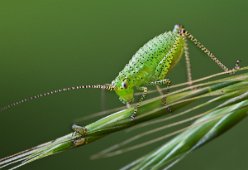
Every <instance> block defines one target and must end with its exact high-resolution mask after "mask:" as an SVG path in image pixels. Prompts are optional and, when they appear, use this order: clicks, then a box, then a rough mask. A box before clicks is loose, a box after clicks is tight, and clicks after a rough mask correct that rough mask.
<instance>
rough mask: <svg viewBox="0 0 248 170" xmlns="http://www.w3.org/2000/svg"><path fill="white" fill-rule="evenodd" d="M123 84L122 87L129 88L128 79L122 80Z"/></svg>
mask: <svg viewBox="0 0 248 170" xmlns="http://www.w3.org/2000/svg"><path fill="white" fill-rule="evenodd" d="M121 86H122V88H124V89H127V87H128V82H127V80H124V81H123V82H122V84H121Z"/></svg>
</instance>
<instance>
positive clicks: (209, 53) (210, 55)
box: [182, 30, 239, 72]
mask: <svg viewBox="0 0 248 170" xmlns="http://www.w3.org/2000/svg"><path fill="white" fill-rule="evenodd" d="M182 34H183V35H185V36H186V37H187V38H188V39H189V40H190V41H192V42H193V43H194V44H195V45H196V46H197V47H198V48H199V49H200V50H202V51H203V52H204V53H205V54H207V56H208V57H209V58H210V59H212V60H213V61H214V62H215V63H216V64H217V65H218V66H219V67H220V68H221V69H222V70H224V71H226V72H227V71H229V70H230V69H228V68H227V67H226V66H225V65H224V64H223V63H222V62H221V61H220V60H219V59H218V58H217V57H216V56H215V55H214V54H213V53H212V52H211V51H210V50H209V49H207V48H206V47H205V46H204V45H203V44H202V43H200V42H199V41H198V40H197V39H196V38H195V37H194V36H193V35H192V34H190V33H189V32H188V31H186V30H182ZM238 64H239V60H237V63H236V66H235V67H234V68H233V69H232V70H233V71H234V72H235V71H236V70H237V69H238V68H239V66H238Z"/></svg>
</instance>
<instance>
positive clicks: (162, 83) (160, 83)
mask: <svg viewBox="0 0 248 170" xmlns="http://www.w3.org/2000/svg"><path fill="white" fill-rule="evenodd" d="M170 84H171V81H170V80H169V79H163V80H158V81H153V82H150V83H148V85H152V86H153V85H168V86H169V85H170Z"/></svg>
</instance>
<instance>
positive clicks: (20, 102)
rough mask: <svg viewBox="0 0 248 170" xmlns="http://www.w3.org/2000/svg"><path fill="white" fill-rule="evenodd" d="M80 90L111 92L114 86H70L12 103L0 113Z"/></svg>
mask: <svg viewBox="0 0 248 170" xmlns="http://www.w3.org/2000/svg"><path fill="white" fill-rule="evenodd" d="M80 89H104V90H109V91H111V90H113V89H114V86H112V85H110V84H104V85H80V86H72V87H65V88H61V89H56V90H52V91H48V92H45V93H40V94H37V95H35V96H31V97H26V98H23V99H21V100H19V101H16V102H13V103H11V104H9V105H6V106H3V107H1V108H0V112H3V111H5V110H8V109H11V108H13V107H15V106H17V105H20V104H23V103H26V102H29V101H32V100H36V99H39V98H41V97H45V96H51V95H54V94H57V93H62V92H67V91H72V90H80Z"/></svg>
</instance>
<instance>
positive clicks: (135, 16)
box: [0, 0, 248, 170]
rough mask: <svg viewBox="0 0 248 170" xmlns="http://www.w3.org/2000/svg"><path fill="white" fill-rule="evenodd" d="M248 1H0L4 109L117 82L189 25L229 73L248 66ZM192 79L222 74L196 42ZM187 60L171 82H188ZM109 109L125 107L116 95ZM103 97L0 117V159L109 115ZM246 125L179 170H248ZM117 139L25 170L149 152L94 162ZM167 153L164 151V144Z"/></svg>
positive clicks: (35, 106) (84, 94) (72, 96)
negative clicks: (146, 47)
mask: <svg viewBox="0 0 248 170" xmlns="http://www.w3.org/2000/svg"><path fill="white" fill-rule="evenodd" d="M247 9H248V1H244V0H236V1H224V0H208V1H197V0H187V1H162V0H160V1H146V2H145V1H131V0H126V1H125V2H122V1H110V0H108V1H98V2H97V1H82V0H80V1H79V0H71V1H65V0H60V1H58V0H42V1H31V0H21V1H18V0H12V1H6V0H4V1H1V2H0V79H1V83H0V104H1V105H6V104H8V103H10V102H12V101H15V100H16V99H20V98H22V97H24V96H30V95H33V94H37V93H40V92H44V91H47V90H49V89H56V88H60V87H67V86H72V85H79V84H97V83H101V84H102V83H109V82H111V81H112V79H114V78H115V76H116V75H117V74H118V72H119V71H120V70H121V69H122V68H123V66H124V65H125V64H127V62H128V60H129V59H130V57H131V56H132V55H133V54H134V53H135V51H136V50H137V49H138V48H139V47H141V46H142V45H143V44H144V43H145V42H147V41H148V40H149V39H151V38H152V37H154V36H155V35H158V34H160V33H162V32H164V31H168V30H172V29H173V27H174V25H175V24H178V23H180V24H183V25H184V26H185V27H186V28H187V29H188V30H189V31H190V32H191V33H192V34H193V35H194V36H195V37H197V38H198V39H199V40H200V41H202V42H203V43H204V44H205V45H206V46H207V47H209V49H211V50H212V51H213V52H214V53H216V55H217V56H218V57H219V58H220V59H221V60H222V61H223V62H224V63H225V64H226V65H227V66H229V67H233V66H234V64H235V61H236V60H237V59H240V60H241V65H242V66H245V65H247V62H248V59H247V53H246V50H247V47H246V45H247V44H246V42H247V35H248V34H247V30H248V24H247V17H248V11H247ZM190 53H191V59H192V68H193V76H194V78H200V77H202V76H206V75H209V74H213V73H216V72H219V71H221V70H220V69H219V68H218V67H217V66H216V65H215V64H213V63H212V62H211V61H210V59H209V58H208V57H206V56H205V55H203V54H202V53H201V52H199V50H198V49H196V48H194V47H193V46H192V45H190ZM184 70H185V67H184V62H180V63H179V64H178V66H177V67H176V68H175V70H174V71H173V72H172V73H171V74H170V75H169V78H170V79H172V80H173V82H174V83H178V82H183V81H185V80H186V78H185V71H184ZM106 98H107V99H106V104H107V106H108V108H112V107H116V106H120V105H121V103H120V102H119V101H118V98H117V97H116V96H115V94H114V93H108V94H107V95H106ZM100 100H101V95H100V91H99V90H84V91H77V92H71V93H65V94H60V95H55V96H50V97H47V98H43V99H40V100H38V101H33V102H30V103H26V104H23V105H21V106H18V107H16V108H14V109H11V110H9V111H6V112H3V113H0V114H1V115H0V116H1V118H0V120H1V121H0V132H1V140H0V147H1V149H0V157H4V156H8V155H10V154H13V153H16V152H18V151H22V150H24V149H27V148H29V147H32V146H35V145H38V144H41V143H43V142H46V141H49V140H52V139H54V138H57V137H60V136H62V135H64V134H66V133H69V132H70V131H71V129H70V126H71V124H72V123H73V122H75V120H76V119H77V118H80V117H82V116H85V115H89V114H92V113H94V112H98V111H100V110H101V108H100V105H101V104H100ZM247 129H248V120H245V121H243V122H241V123H240V124H239V125H238V126H236V127H235V128H233V129H232V130H230V131H228V132H227V133H226V134H225V135H223V136H221V137H220V138H218V139H217V140H214V141H213V142H211V143H209V144H208V145H206V146H205V147H203V148H201V149H199V150H197V151H195V152H194V153H192V154H190V155H189V156H188V157H187V158H186V159H184V160H183V161H181V162H180V163H179V164H177V165H176V166H175V167H174V170H179V169H180V170H181V169H184V170H191V169H201V170H205V169H206V170H207V169H208V170H209V169H211V170H215V169H216V170H217V169H218V170H219V169H225V170H233V169H236V170H245V169H248V161H247V158H248V148H247V143H248V135H247V133H246V132H247ZM120 135H121V133H117V134H114V135H112V137H111V136H108V137H106V138H104V139H102V140H100V141H98V142H96V143H94V144H91V145H88V146H84V147H81V148H78V149H74V150H70V151H67V152H64V153H62V154H58V155H55V156H52V157H48V158H45V159H42V160H39V161H36V162H34V163H32V164H30V165H28V166H25V167H23V168H21V169H35V170H38V169H109V170H110V169H117V168H119V167H122V166H123V165H125V164H126V163H128V162H130V161H132V160H134V159H135V158H137V157H139V156H141V155H142V154H144V153H146V152H147V151H149V150H148V149H141V150H138V151H134V152H132V153H128V154H124V155H122V156H117V157H114V158H109V159H102V160H96V161H91V160H89V157H90V156H91V155H92V154H94V153H96V152H97V151H100V150H102V149H104V148H105V147H107V146H110V145H111V144H112V143H113V142H116V141H118V140H115V139H116V138H118V136H120ZM157 146H159V145H157Z"/></svg>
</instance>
